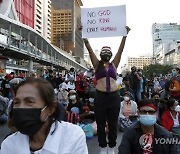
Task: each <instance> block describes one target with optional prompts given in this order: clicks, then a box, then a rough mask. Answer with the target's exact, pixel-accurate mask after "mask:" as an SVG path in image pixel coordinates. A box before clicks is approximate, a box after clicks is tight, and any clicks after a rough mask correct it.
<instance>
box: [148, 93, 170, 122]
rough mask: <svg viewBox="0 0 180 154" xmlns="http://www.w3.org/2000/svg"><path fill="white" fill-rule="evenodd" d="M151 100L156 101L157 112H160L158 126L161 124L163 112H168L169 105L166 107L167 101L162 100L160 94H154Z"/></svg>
mask: <svg viewBox="0 0 180 154" xmlns="http://www.w3.org/2000/svg"><path fill="white" fill-rule="evenodd" d="M151 98H152V99H154V100H155V103H156V106H157V108H158V109H157V110H158V119H157V120H158V121H157V122H158V124H160V123H161V117H162V114H163V112H164V111H165V110H166V108H167V105H166V103H167V102H166V101H165V100H164V99H160V93H158V92H154V93H152V95H151Z"/></svg>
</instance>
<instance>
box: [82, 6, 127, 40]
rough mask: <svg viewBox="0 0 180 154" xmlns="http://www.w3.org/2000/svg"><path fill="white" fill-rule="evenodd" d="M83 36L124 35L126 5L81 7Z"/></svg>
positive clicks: (125, 33)
mask: <svg viewBox="0 0 180 154" xmlns="http://www.w3.org/2000/svg"><path fill="white" fill-rule="evenodd" d="M81 24H82V37H83V38H96V37H112V36H126V35H127V31H126V28H125V26H126V6H125V5H121V6H111V7H100V8H81Z"/></svg>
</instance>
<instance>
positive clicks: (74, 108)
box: [67, 90, 89, 120]
mask: <svg viewBox="0 0 180 154" xmlns="http://www.w3.org/2000/svg"><path fill="white" fill-rule="evenodd" d="M68 96H69V103H68V106H67V112H75V113H78V114H79V117H80V120H82V119H83V118H84V117H86V116H87V115H89V112H84V111H83V103H82V101H81V100H79V98H78V95H77V92H76V91H75V90H70V91H69V95H68Z"/></svg>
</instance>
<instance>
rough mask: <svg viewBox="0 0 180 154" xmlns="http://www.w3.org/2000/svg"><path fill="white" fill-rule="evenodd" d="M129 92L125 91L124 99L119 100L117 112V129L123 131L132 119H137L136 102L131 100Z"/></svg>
mask: <svg viewBox="0 0 180 154" xmlns="http://www.w3.org/2000/svg"><path fill="white" fill-rule="evenodd" d="M131 96H132V95H131V93H129V92H126V93H125V95H124V100H123V101H122V102H121V105H120V106H121V107H120V112H119V121H118V123H119V129H120V130H122V131H124V130H125V128H126V127H130V126H131V125H132V123H133V121H136V120H137V104H136V102H134V101H133V100H132V97H131Z"/></svg>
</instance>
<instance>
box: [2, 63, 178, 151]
mask: <svg viewBox="0 0 180 154" xmlns="http://www.w3.org/2000/svg"><path fill="white" fill-rule="evenodd" d="M28 78H29V77H25V76H24V74H20V75H19V76H17V75H16V74H14V73H11V74H7V75H5V77H4V78H3V79H2V81H1V89H0V112H1V113H0V124H4V123H6V122H7V121H8V119H9V118H8V116H9V115H8V113H9V112H10V110H11V106H13V103H12V102H13V98H14V97H15V93H16V90H17V88H18V85H19V84H20V83H21V82H24V81H26V80H27V79H28ZM30 78H37V76H36V75H35V74H34V75H31V77H30ZM41 78H42V79H43V80H47V81H49V82H50V83H51V85H52V87H53V89H54V94H55V96H56V100H57V101H58V106H57V107H58V108H59V110H60V112H59V115H58V116H57V119H58V120H59V121H61V120H63V121H68V122H70V123H73V124H76V125H79V126H81V127H82V129H83V130H84V132H85V133H87V132H89V134H88V133H87V134H85V135H86V137H90V138H91V137H93V135H95V134H96V133H97V125H96V115H95V113H94V101H95V99H96V90H95V87H96V84H97V82H96V78H95V72H94V70H93V69H91V70H90V71H89V72H83V71H79V72H77V71H76V70H75V69H74V68H71V69H70V70H69V71H68V72H66V74H65V75H62V74H59V73H56V72H54V71H52V70H46V71H45V72H44V73H43V74H42V75H41ZM116 79H117V80H116V84H117V86H118V91H119V94H120V95H119V96H120V99H119V100H120V102H119V104H120V112H119V118H118V128H119V130H120V131H123V132H124V131H125V134H124V136H123V142H124V143H126V144H127V145H128V146H127V145H125V144H124V143H123V142H122V143H121V145H120V146H119V151H120V152H119V153H123V151H122V149H124V148H126V149H129V151H128V152H131V153H138V152H137V151H136V152H135V151H134V150H135V149H134V148H136V146H135V145H133V144H132V143H131V137H132V138H139V137H140V136H133V135H134V134H132V131H130V130H131V129H132V128H134V127H135V128H138V129H140V130H139V131H140V132H141V131H142V132H141V133H140V134H141V135H142V134H143V133H146V131H145V130H146V129H147V128H149V127H151V126H152V125H154V127H153V129H154V131H155V130H156V129H157V130H158V133H159V132H160V131H162V132H164V134H165V136H166V135H167V137H168V136H169V135H172V136H180V106H179V103H180V102H179V101H180V70H179V68H174V69H172V72H169V74H167V75H165V76H161V77H158V76H155V77H154V78H153V79H148V78H146V77H145V76H144V75H143V71H142V70H141V69H137V68H136V67H135V66H134V67H132V68H131V72H130V73H129V75H127V76H122V75H121V74H120V75H118V74H117V77H116ZM145 100H146V101H145ZM145 102H146V103H145ZM109 103H111V102H109ZM147 104H148V105H147ZM145 115H147V116H148V115H150V116H151V118H152V117H156V118H155V119H150V120H151V122H152V121H154V123H151V124H150V123H148V118H149V117H145V119H144V116H145ZM153 115H154V116H153ZM155 115H156V116H155ZM149 122H150V121H149ZM137 123H138V124H137ZM82 124H83V125H82ZM89 124H91V125H89ZM141 125H142V126H141ZM159 125H160V126H162V127H163V128H164V129H163V128H160V127H159ZM86 129H87V130H86ZM105 129H106V130H105V131H106V132H108V123H107V124H106V128H105ZM141 129H142V130H141ZM12 130H13V129H12ZM150 130H151V129H150ZM13 131H16V129H15V130H13ZM91 131H93V132H91ZM129 131H130V132H131V133H130V134H131V136H129ZM166 131H167V132H170V134H168V133H167V132H166ZM135 133H137V134H138V133H139V132H135ZM147 133H152V132H148V131H147ZM153 133H154V132H153ZM131 144H132V145H131ZM137 144H138V143H137ZM160 149H161V151H164V150H163V146H160ZM165 149H166V150H167V147H166V148H165ZM172 149H174V147H173V148H172ZM148 150H149V151H150V152H149V153H148V154H151V153H152V151H154V149H153V148H152V146H151V147H150V148H149V149H144V151H145V152H146V151H148ZM125 151H127V150H125ZM125 151H124V153H126V152H125ZM140 151H141V152H142V147H141V150H140ZM156 151H158V150H157V149H156ZM158 152H159V151H158Z"/></svg>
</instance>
